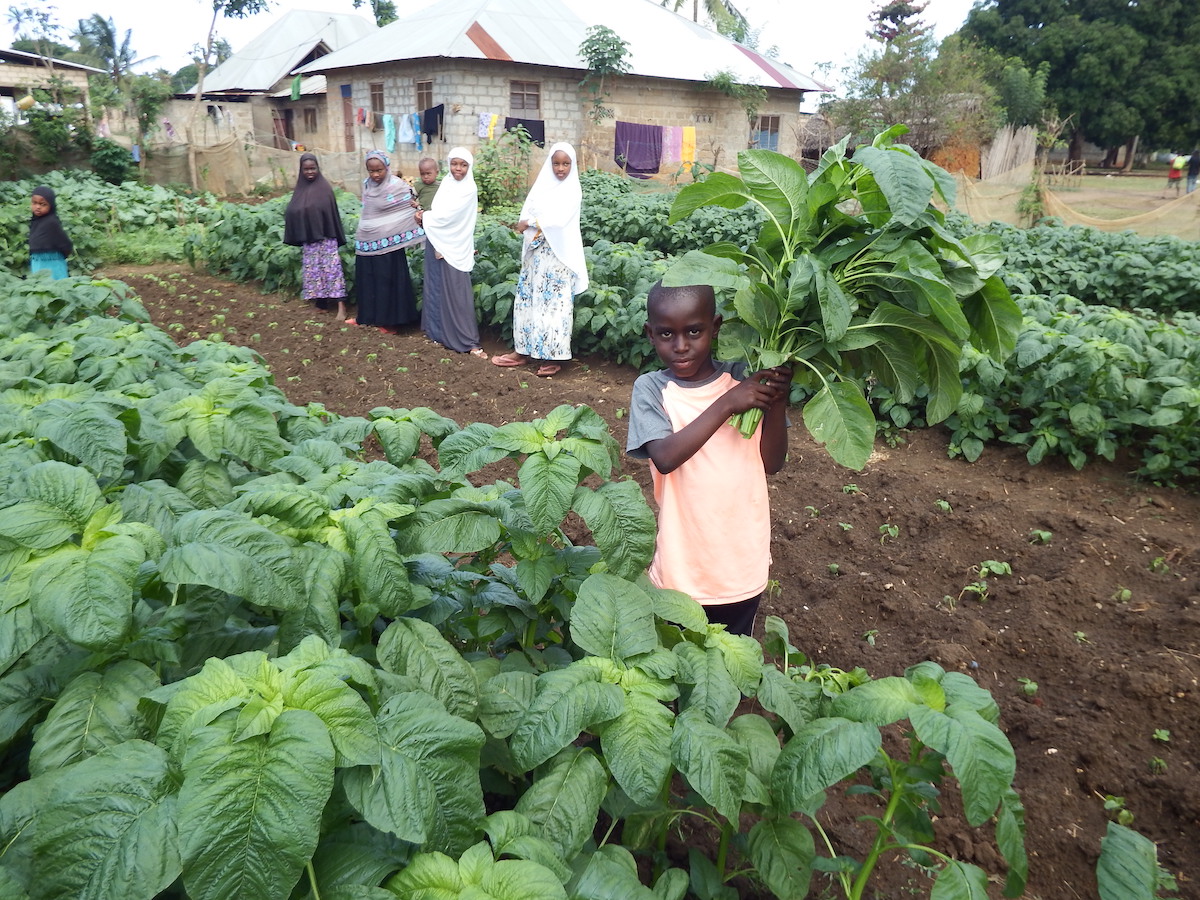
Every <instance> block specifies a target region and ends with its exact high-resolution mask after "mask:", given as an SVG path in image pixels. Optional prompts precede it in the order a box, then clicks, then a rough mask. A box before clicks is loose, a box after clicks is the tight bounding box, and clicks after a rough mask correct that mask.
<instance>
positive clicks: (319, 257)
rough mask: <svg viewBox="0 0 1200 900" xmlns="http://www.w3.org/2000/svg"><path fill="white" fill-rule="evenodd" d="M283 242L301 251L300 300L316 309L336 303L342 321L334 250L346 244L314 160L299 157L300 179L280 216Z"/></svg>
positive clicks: (342, 295) (342, 280)
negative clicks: (310, 302)
mask: <svg viewBox="0 0 1200 900" xmlns="http://www.w3.org/2000/svg"><path fill="white" fill-rule="evenodd" d="M283 242H284V243H285V244H288V245H290V246H292V247H300V248H301V280H302V286H301V289H300V297H301V299H303V300H311V301H312V302H313V303H314V304H315V305H316V307H317V309H329V308H330V304H332V303H334V302H336V303H337V319H338V321H339V322H340V321H341V320H343V319H345V318H346V276H345V274H344V273H343V272H342V257H341V255H340V254H339V253H338V248H339V247H341V246H342V244H344V243H346V232H345V231H343V230H342V217H341V213H340V212H339V211H338V205H337V198H336V197H334V195H333V185H331V184H330V183H329V182H328V181H327V180H326V178H325V176H324V175H322V174H321V167H320V165H319V164H318V163H317V157H316V155H315V154H312V153H303V154H301V155H300V175H299V176H298V177H297V178H296V187H295V189H294V190H293V191H292V199H291V200H289V201H288V205H287V209H286V210H284V213H283Z"/></svg>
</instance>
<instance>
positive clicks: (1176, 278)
mask: <svg viewBox="0 0 1200 900" xmlns="http://www.w3.org/2000/svg"><path fill="white" fill-rule="evenodd" d="M984 230H986V231H988V232H990V233H992V234H997V235H999V236H1000V237H1001V238H1002V239H1003V243H1004V248H1005V250H1006V252H1007V254H1008V262H1007V264H1006V265H1005V269H1004V277H1005V281H1006V282H1007V283H1008V286H1009V288H1010V289H1011V290H1012V292H1013V293H1014V294H1017V293H1020V294H1045V295H1046V296H1049V297H1057V296H1060V295H1063V294H1066V295H1069V296H1072V297H1075V298H1076V299H1078V300H1081V301H1083V302H1084V303H1087V304H1104V305H1107V306H1117V307H1123V308H1127V309H1129V308H1134V307H1138V308H1144V309H1150V310H1154V311H1155V312H1157V313H1159V314H1160V315H1165V314H1169V313H1174V312H1177V311H1180V310H1184V311H1188V312H1193V313H1200V295H1198V294H1197V291H1196V285H1197V284H1200V244H1198V243H1196V242H1194V241H1185V240H1182V239H1180V238H1176V237H1171V236H1162V237H1142V236H1140V235H1137V234H1134V233H1133V232H1131V231H1123V232H1105V231H1100V230H1098V229H1095V228H1087V227H1084V226H1081V225H1071V226H1065V225H1062V224H1061V223H1057V222H1055V221H1050V222H1048V223H1046V224H1041V225H1037V226H1035V227H1033V228H1016V227H1014V226H1012V225H1005V224H1003V223H1000V222H993V223H991V224H990V225H988V226H986V228H985V229H984Z"/></svg>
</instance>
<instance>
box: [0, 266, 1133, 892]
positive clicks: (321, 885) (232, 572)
mask: <svg viewBox="0 0 1200 900" xmlns="http://www.w3.org/2000/svg"><path fill="white" fill-rule="evenodd" d="M0 293H2V294H3V295H4V297H5V302H4V304H3V305H2V306H0V310H2V311H0V429H2V430H0V752H2V754H3V756H2V760H0V779H2V782H3V786H4V788H5V791H4V793H3V796H0V888H2V890H0V893H3V894H4V896H6V897H14V898H21V897H29V898H50V897H63V896H72V897H96V898H109V897H111V898H121V900H135V898H139V897H145V898H151V897H189V898H229V897H249V896H253V897H256V898H262V900H269V898H287V897H290V896H295V897H311V898H313V900H316V898H324V900H329V898H364V897H365V898H384V900H386V898H389V897H397V896H398V897H405V898H428V897H433V896H445V897H457V896H466V895H470V896H477V897H481V898H486V897H493V898H497V900H504V898H514V900H515V898H524V897H530V896H537V897H539V898H555V897H561V898H564V900H565V898H567V897H571V898H581V900H590V898H595V900H600V898H609V897H615V896H620V897H632V898H639V897H640V898H646V900H650V898H666V900H669V898H674V900H681V898H683V897H685V896H689V895H690V896H693V897H697V898H700V900H710V898H712V900H716V898H721V900H726V898H734V897H736V896H737V891H738V890H756V891H759V892H760V893H766V894H771V895H774V896H777V897H781V898H802V897H804V896H805V895H806V894H807V893H808V891H809V889H810V886H812V885H813V884H814V883H815V882H816V881H818V880H824V879H828V883H829V886H830V888H831V889H834V890H837V891H840V892H841V893H842V895H843V896H845V897H848V898H861V897H866V896H870V895H871V894H870V884H871V876H872V873H873V872H874V871H875V870H876V868H877V866H878V865H879V864H880V863H882V862H884V861H885V860H892V859H894V858H896V857H902V858H908V859H911V860H912V861H914V862H915V863H916V864H918V865H919V866H920V867H922V868H923V869H924V870H926V871H928V872H929V873H930V875H931V877H932V878H933V879H934V882H933V887H932V890H933V892H934V896H937V897H939V898H963V900H968V898H977V897H982V896H984V895H985V893H986V885H987V879H988V875H989V873H986V872H984V871H983V870H982V869H980V868H978V867H976V866H974V865H971V864H968V863H964V862H962V861H959V860H957V859H954V858H953V857H952V856H949V855H947V854H946V853H945V852H944V851H943V850H941V849H939V845H938V841H937V835H936V829H935V825H936V820H937V819H938V817H939V816H940V815H941V814H942V812H943V805H942V804H943V803H944V802H945V801H944V800H943V799H942V798H941V796H940V791H939V786H940V785H942V784H943V782H945V781H947V780H948V779H953V780H954V781H955V782H956V785H957V788H958V792H959V794H960V796H961V798H962V814H963V815H964V816H965V818H966V820H967V821H968V822H969V823H970V824H971V826H973V827H974V828H977V829H979V830H980V833H979V835H978V839H979V840H988V841H994V842H995V845H996V847H997V848H998V850H999V852H1000V854H1001V856H1002V857H1003V859H1004V860H1005V864H1004V871H1002V872H998V873H991V874H992V875H999V876H1000V877H1002V878H1003V879H1004V881H1005V885H1006V888H1005V892H1006V895H1008V896H1017V895H1019V894H1020V893H1021V891H1022V889H1023V886H1024V883H1025V880H1026V877H1027V869H1028V861H1027V858H1026V854H1025V850H1024V840H1023V832H1024V826H1023V818H1024V814H1023V809H1022V806H1021V803H1020V800H1019V798H1018V796H1017V794H1016V792H1015V791H1014V789H1013V787H1012V782H1013V779H1014V776H1015V758H1014V754H1013V751H1012V747H1011V746H1010V745H1009V743H1008V741H1007V739H1006V738H1005V736H1004V734H1003V732H1002V731H1001V730H1000V728H999V727H998V726H997V720H998V716H999V710H998V708H997V706H996V703H995V702H994V700H993V698H992V697H991V695H990V694H989V693H988V691H987V690H985V689H984V688H982V687H980V686H979V685H977V684H976V683H975V682H974V681H973V680H972V679H971V678H970V677H968V676H966V675H964V674H961V673H954V672H950V673H947V672H945V671H943V670H942V669H941V668H939V667H938V666H936V665H934V664H932V663H922V664H920V665H917V666H914V667H913V668H911V669H910V670H908V671H907V672H906V673H905V674H904V675H903V676H897V677H888V678H879V679H874V680H872V679H870V678H867V677H865V676H864V675H863V673H858V674H856V675H855V677H848V673H845V672H842V671H840V670H838V669H836V668H833V667H831V666H829V665H826V664H822V665H817V664H815V663H814V662H813V661H811V660H809V659H807V658H806V657H805V656H804V655H803V654H802V653H801V652H800V651H799V650H797V649H796V648H795V647H793V646H792V645H791V643H790V640H789V636H788V634H787V629H786V626H785V625H784V624H783V623H782V622H781V621H780V620H777V619H772V620H770V621H769V623H768V627H767V639H766V643H765V646H764V645H760V644H759V643H758V642H756V641H754V640H752V639H750V638H747V637H742V636H733V635H729V634H727V633H726V632H725V631H724V629H723V628H721V627H719V626H710V625H708V624H707V622H706V620H705V617H704V613H703V608H702V607H700V606H699V605H698V604H696V603H695V602H694V601H693V600H691V599H690V598H688V597H686V596H685V595H682V594H679V593H677V592H672V591H664V590H659V589H656V588H654V587H652V586H651V585H650V584H649V582H648V581H647V580H646V579H645V578H644V575H643V574H642V573H643V571H644V568H645V566H646V564H647V562H648V560H649V558H650V554H651V550H652V547H653V535H654V518H653V515H652V514H651V512H650V510H649V508H648V507H647V505H646V502H645V500H644V498H643V495H642V492H641V490H640V489H639V488H638V486H637V484H636V483H635V482H633V481H631V480H628V479H618V480H613V476H614V473H615V466H616V464H617V461H618V460H619V448H618V447H617V445H616V443H615V441H614V439H613V437H612V435H611V434H610V432H609V430H608V428H607V427H606V426H605V424H604V422H603V421H602V420H601V419H600V418H599V417H598V416H597V415H596V414H595V413H594V412H593V411H591V410H590V409H587V408H586V407H560V408H558V409H555V410H553V411H552V412H550V414H549V415H548V416H546V417H545V418H544V419H538V420H535V421H532V422H514V423H509V424H506V425H504V426H501V427H495V426H491V425H487V424H483V423H474V424H469V425H466V426H459V425H458V424H457V423H455V422H453V421H451V420H448V419H446V418H444V417H442V416H440V415H438V414H437V413H435V412H433V411H431V410H427V409H413V410H405V409H389V408H379V409H376V410H373V411H372V412H371V414H370V415H369V416H367V417H346V418H342V417H338V416H335V415H332V414H330V413H328V412H327V411H325V410H324V409H323V408H321V407H320V406H318V405H310V406H304V407H300V406H296V405H293V404H291V403H289V402H288V401H287V399H286V398H285V397H284V395H283V394H282V393H281V392H280V391H279V390H278V389H277V388H276V387H275V386H274V385H273V383H272V377H271V375H270V373H269V372H268V371H267V370H266V369H265V368H263V366H262V365H261V362H260V360H259V359H257V358H256V357H255V355H254V354H253V353H252V352H251V351H249V350H247V349H245V348H237V347H232V346H230V345H227V344H224V343H219V342H209V341H200V342H196V343H193V344H191V345H188V346H186V347H178V346H176V345H175V344H174V342H173V341H172V340H171V339H170V338H169V337H168V336H167V335H166V334H164V333H163V332H162V331H160V330H159V329H157V328H156V327H154V326H152V325H150V324H148V323H147V322H146V316H145V312H144V310H143V309H142V308H141V307H140V304H138V303H137V301H136V298H133V297H130V296H128V294H127V293H126V292H125V289H124V287H123V286H122V285H120V284H118V283H107V282H95V283H94V282H90V281H86V280H84V279H69V280H66V281H59V282H54V281H50V280H47V279H43V278H36V279H29V280H25V281H21V280H17V279H13V278H11V277H9V276H3V275H0ZM114 311H115V314H113V313H114ZM368 441H369V442H371V443H377V444H378V446H379V447H380V448H382V453H383V458H375V459H372V458H369V457H368V456H367V454H366V452H365V447H366V445H367V442H368ZM497 464H500V465H501V466H502V467H503V468H504V469H506V470H507V471H508V472H510V473H511V476H510V477H507V478H503V477H502V478H500V479H499V480H496V481H494V482H491V483H486V482H484V480H483V479H481V478H480V476H479V472H480V470H481V469H483V468H484V467H489V466H491V467H495V466H496V465H497ZM489 471H492V472H494V471H496V469H495V468H491V469H489ZM477 481H478V482H481V483H476V482H477ZM571 513H574V514H577V515H578V516H579V517H580V518H582V519H583V521H584V522H586V524H587V526H588V528H589V529H590V531H591V533H592V534H593V536H594V538H595V545H594V546H577V545H574V544H572V543H571V541H570V540H569V539H568V538H567V536H566V534H565V533H564V531H563V530H562V528H563V522H564V519H565V518H566V516H567V515H568V514H571ZM750 701H753V702H750ZM835 795H836V796H837V800H833V797H834V796H835ZM843 803H850V804H853V805H854V806H855V807H856V808H858V809H861V810H863V811H864V813H865V814H866V815H867V816H868V818H867V819H865V820H864V822H863V826H862V827H863V828H865V829H866V831H867V833H868V836H867V840H866V842H865V845H866V846H868V848H869V849H868V850H867V851H866V852H865V853H864V854H863V855H862V856H861V857H858V858H856V857H853V856H850V855H848V852H847V850H846V848H845V846H844V845H843V843H842V842H841V841H839V840H837V839H835V837H834V836H833V835H832V834H831V833H830V832H829V831H828V830H827V829H826V827H825V824H824V823H825V822H826V821H827V816H828V815H830V814H831V813H830V811H829V809H828V808H827V804H829V805H833V804H843ZM956 805H957V802H956ZM1131 835H1133V838H1136V837H1137V836H1136V835H1135V834H1133V833H1132V832H1131ZM698 843H705V844H707V845H710V846H711V847H713V848H714V849H713V851H712V852H711V853H710V854H708V855H705V854H701V853H699V852H697V851H696V850H695V849H694V845H696V844H698ZM689 846H693V849H692V850H691V851H690V852H689V850H688V849H687V848H688V847H689ZM1137 846H1138V847H1139V849H1144V848H1143V847H1142V845H1141V844H1138V845H1137ZM1130 870H1136V859H1135V858H1134V857H1132V856H1131V857H1130V858H1129V860H1126V861H1124V862H1122V864H1121V872H1122V873H1127V872H1128V871H1130ZM1106 896H1109V897H1115V896H1117V895H1116V894H1113V893H1107V894H1106ZM1124 896H1126V897H1129V896H1136V895H1124ZM1145 896H1152V895H1151V894H1145Z"/></svg>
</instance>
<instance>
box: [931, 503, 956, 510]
mask: <svg viewBox="0 0 1200 900" xmlns="http://www.w3.org/2000/svg"><path fill="white" fill-rule="evenodd" d="M933 505H934V506H936V507H937V508H938V509H940V510H941V511H942V512H950V511H951V510H953V509H954V507H952V506H951V505H950V504H949V503H948V502H947V501H945V500H934V501H933Z"/></svg>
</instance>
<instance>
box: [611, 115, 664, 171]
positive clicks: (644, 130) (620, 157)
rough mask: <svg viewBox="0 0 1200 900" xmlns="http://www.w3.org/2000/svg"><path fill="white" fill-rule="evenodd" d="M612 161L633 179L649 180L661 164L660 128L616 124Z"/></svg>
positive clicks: (631, 123) (628, 123)
mask: <svg viewBox="0 0 1200 900" xmlns="http://www.w3.org/2000/svg"><path fill="white" fill-rule="evenodd" d="M615 134H616V137H615V140H614V143H613V159H614V160H616V163H617V165H619V166H620V167H621V168H622V169H624V170H625V172H626V173H627V174H629V175H632V176H633V177H634V178H649V177H650V176H651V175H655V174H657V173H658V169H659V166H660V165H661V164H662V142H663V136H662V126H661V125H639V124H638V123H636V122H617V123H616V131H615Z"/></svg>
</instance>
